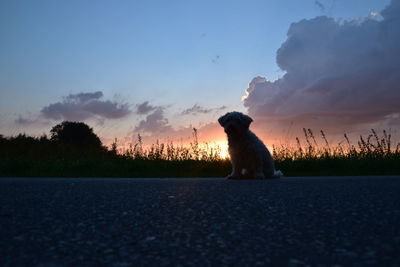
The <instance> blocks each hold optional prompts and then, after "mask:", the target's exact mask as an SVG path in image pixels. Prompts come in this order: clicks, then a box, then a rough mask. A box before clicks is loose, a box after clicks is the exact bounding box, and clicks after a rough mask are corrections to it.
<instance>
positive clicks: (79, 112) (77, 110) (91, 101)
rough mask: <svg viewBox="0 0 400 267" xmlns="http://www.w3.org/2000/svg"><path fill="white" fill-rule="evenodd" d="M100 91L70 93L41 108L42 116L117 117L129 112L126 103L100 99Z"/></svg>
mask: <svg viewBox="0 0 400 267" xmlns="http://www.w3.org/2000/svg"><path fill="white" fill-rule="evenodd" d="M102 98H103V93H102V92H101V91H97V92H93V93H79V94H70V95H68V96H66V97H64V98H63V100H62V101H60V102H56V103H54V104H50V105H48V106H46V107H44V108H43V109H42V110H41V114H42V116H43V117H45V118H47V119H53V120H77V121H81V120H85V119H90V118H96V119H100V120H102V119H118V118H122V117H125V116H127V115H129V114H130V113H131V110H130V109H129V106H128V104H123V103H118V102H116V101H111V100H102Z"/></svg>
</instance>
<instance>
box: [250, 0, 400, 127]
mask: <svg viewBox="0 0 400 267" xmlns="http://www.w3.org/2000/svg"><path fill="white" fill-rule="evenodd" d="M381 15H382V20H379V21H378V20H375V19H372V18H371V17H369V18H365V19H363V20H357V21H355V20H352V21H344V22H337V21H335V20H334V19H332V18H328V17H325V16H322V17H316V18H314V19H310V20H302V21H300V22H298V23H293V24H292V25H291V26H290V28H289V30H288V33H287V40H286V41H285V42H284V43H283V44H282V46H281V47H280V48H279V49H278V51H277V64H278V66H279V67H280V68H281V69H282V70H284V71H285V72H286V73H285V75H284V76H283V77H282V78H280V79H278V80H275V81H268V80H267V79H266V78H264V77H255V78H254V79H253V80H252V81H251V82H250V84H249V87H248V88H247V90H246V92H247V95H246V96H245V97H244V105H245V106H246V107H247V108H248V111H249V114H250V115H252V116H254V117H258V119H259V120H262V121H265V122H266V123H270V124H271V123H275V125H276V126H278V127H279V126H286V125H288V124H290V123H291V122H294V123H295V124H297V125H298V126H303V127H307V126H317V127H320V128H323V129H324V128H326V127H329V126H332V127H336V128H341V130H342V129H346V130H350V128H352V127H353V128H354V127H357V126H360V125H367V124H369V123H376V122H379V121H389V120H390V121H391V122H394V121H398V120H396V119H393V118H398V116H399V114H400V105H399V103H400V50H399V47H400V31H399V29H400V0H392V2H391V3H390V5H389V6H388V7H387V8H385V9H384V10H383V11H382V12H381Z"/></svg>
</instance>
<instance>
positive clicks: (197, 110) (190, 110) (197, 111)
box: [181, 104, 226, 115]
mask: <svg viewBox="0 0 400 267" xmlns="http://www.w3.org/2000/svg"><path fill="white" fill-rule="evenodd" d="M224 109H226V106H221V107H218V108H204V107H201V106H199V105H198V104H195V105H193V107H191V108H188V109H185V110H184V111H182V112H181V115H190V114H191V115H196V114H200V113H201V114H208V113H211V112H213V111H220V110H224Z"/></svg>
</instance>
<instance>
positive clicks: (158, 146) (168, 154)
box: [111, 128, 224, 162]
mask: <svg viewBox="0 0 400 267" xmlns="http://www.w3.org/2000/svg"><path fill="white" fill-rule="evenodd" d="M111 146H112V147H116V146H117V144H116V142H114V143H113V144H112V145H111ZM120 154H121V155H123V156H125V157H128V158H131V159H141V160H166V161H187V160H194V161H206V162H211V161H222V160H224V159H223V158H222V156H221V147H220V146H218V145H214V144H211V143H208V142H204V143H201V144H200V143H199V141H198V137H197V129H196V128H193V133H192V141H191V142H190V143H189V145H186V146H184V145H183V144H181V145H175V144H174V143H173V142H172V141H171V142H167V143H160V141H159V140H157V141H156V143H155V144H151V145H150V146H149V147H148V148H147V149H146V148H144V145H143V141H142V137H141V136H140V134H138V137H137V141H136V142H135V143H134V144H130V145H129V148H127V149H125V150H124V149H122V151H120Z"/></svg>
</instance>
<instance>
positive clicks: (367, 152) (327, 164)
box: [273, 128, 400, 175]
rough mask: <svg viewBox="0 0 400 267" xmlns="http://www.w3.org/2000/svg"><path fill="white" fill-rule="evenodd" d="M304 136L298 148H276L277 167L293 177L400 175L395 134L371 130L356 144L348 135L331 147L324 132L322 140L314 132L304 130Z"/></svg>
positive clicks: (297, 140) (274, 150) (321, 133)
mask: <svg viewBox="0 0 400 267" xmlns="http://www.w3.org/2000/svg"><path fill="white" fill-rule="evenodd" d="M303 133H304V137H303V139H300V138H299V137H296V145H295V146H288V145H279V146H276V145H274V146H273V156H274V159H275V161H276V164H277V165H278V166H279V167H281V168H282V169H283V170H284V171H285V169H286V171H285V172H286V173H287V174H290V175H303V174H316V175H318V174H323V175H346V174H348V175H365V174H400V143H397V144H396V145H394V146H393V145H392V137H391V134H388V133H387V131H386V130H383V131H382V134H381V136H379V135H378V133H377V131H376V130H374V129H371V132H370V134H368V135H367V136H366V137H365V136H362V135H360V136H359V139H358V140H357V142H356V143H355V144H353V143H352V142H351V141H350V139H349V137H348V135H347V134H344V135H343V137H344V140H343V141H341V142H339V143H337V144H331V143H329V142H328V139H327V137H326V135H325V133H324V131H322V130H321V131H320V136H319V139H318V138H317V137H316V136H315V135H314V132H313V131H312V130H311V129H305V128H303Z"/></svg>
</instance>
